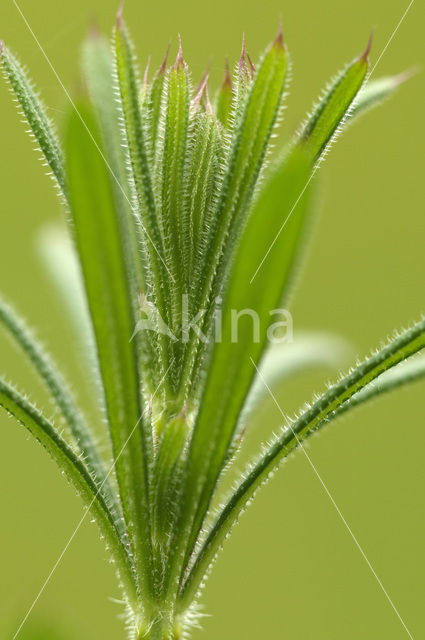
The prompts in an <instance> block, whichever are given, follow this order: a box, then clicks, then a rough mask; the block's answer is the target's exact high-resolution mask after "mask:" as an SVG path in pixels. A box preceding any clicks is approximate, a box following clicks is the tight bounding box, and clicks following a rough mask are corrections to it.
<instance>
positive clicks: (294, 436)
mask: <svg viewBox="0 0 425 640" xmlns="http://www.w3.org/2000/svg"><path fill="white" fill-rule="evenodd" d="M423 348H425V320H422V321H420V322H418V323H417V324H416V325H414V326H413V327H412V328H411V329H408V330H406V331H404V332H403V333H401V334H400V335H399V336H398V337H397V338H395V339H394V340H393V341H392V342H390V343H389V344H388V345H387V346H385V347H383V348H382V349H381V350H380V351H377V352H376V353H375V354H374V355H372V356H371V357H370V358H368V359H367V360H365V361H364V362H363V363H362V364H360V365H359V366H358V367H356V368H355V369H353V371H352V372H351V373H349V374H348V375H347V376H345V377H343V378H341V380H340V381H339V382H337V383H336V384H334V385H333V386H331V387H329V389H328V391H327V392H326V393H324V394H323V395H322V396H321V397H319V398H318V399H317V400H316V401H315V402H314V403H313V404H312V405H311V407H310V408H309V409H307V410H306V411H304V412H303V413H302V414H301V415H300V417H299V418H297V419H296V420H295V421H293V422H292V423H289V424H288V425H287V427H286V428H285V429H284V430H283V431H282V433H281V434H280V435H279V436H278V437H277V438H276V439H275V441H274V443H272V444H271V445H269V446H268V447H267V449H266V450H265V452H264V453H263V454H262V455H261V456H260V457H259V458H258V460H257V461H256V462H254V463H253V464H252V465H251V466H250V468H249V469H248V471H247V473H246V474H245V475H244V476H243V478H242V480H241V482H240V484H239V485H238V487H237V488H236V489H235V490H234V491H233V492H232V493H231V495H230V496H229V498H228V500H227V501H226V503H225V506H224V507H223V508H222V509H221V510H220V512H219V514H218V516H217V518H216V520H215V523H214V524H213V526H212V527H211V529H210V531H209V533H208V535H207V536H206V538H205V540H204V543H203V545H202V548H201V550H200V552H199V553H198V555H197V557H196V560H195V561H194V564H193V567H192V570H191V572H190V574H189V576H188V578H187V580H186V583H185V585H184V587H183V599H184V600H185V599H186V598H189V600H190V599H191V598H192V597H193V596H194V594H195V593H196V591H197V590H198V588H199V584H200V581H201V580H202V578H203V576H204V574H205V572H206V570H207V568H208V566H209V565H210V563H211V562H212V561H213V559H214V557H215V555H216V554H217V552H218V550H219V549H220V547H221V545H222V543H223V541H224V540H225V538H226V536H227V535H228V533H229V531H230V529H231V527H232V526H233V525H234V523H235V522H236V521H237V519H238V517H239V515H240V514H241V513H242V512H243V511H244V510H245V508H246V506H247V504H248V502H249V501H250V499H251V498H252V497H253V495H254V494H255V492H256V491H257V489H258V488H259V487H260V486H261V485H262V484H263V483H264V482H265V481H266V480H267V478H268V476H269V475H270V473H271V472H272V471H273V470H274V469H276V468H277V467H278V465H279V463H280V462H281V460H282V459H283V458H286V457H287V456H288V455H289V454H290V453H291V452H292V451H294V450H295V449H296V448H297V447H298V446H300V443H301V442H302V441H303V440H305V439H306V438H307V437H308V436H309V435H311V434H312V433H315V432H316V431H317V430H318V429H320V428H322V427H324V426H326V425H327V424H328V423H329V422H330V421H331V420H332V419H333V418H334V417H336V416H337V415H339V414H340V413H342V412H343V411H344V407H345V406H346V405H347V407H349V406H350V403H351V402H353V401H354V403H355V400H354V399H355V398H356V394H358V395H359V396H360V398H361V397H362V396H361V395H360V394H363V399H364V400H365V399H367V398H369V397H372V396H373V395H376V387H373V389H374V391H373V392H370V391H369V392H368V391H366V390H367V389H368V387H369V389H370V388H371V387H370V386H369V385H371V384H374V383H373V381H374V380H376V379H379V376H381V375H382V374H385V372H387V371H389V370H390V369H392V368H393V367H395V366H396V365H398V364H399V363H400V362H403V361H404V360H406V359H407V358H409V357H410V356H412V355H414V354H415V353H417V352H418V351H420V350H421V349H423ZM413 371H414V372H415V373H413ZM410 374H413V377H412V378H411V379H414V378H415V377H416V376H417V375H418V376H422V375H423V363H421V366H420V367H419V368H414V369H411V370H410ZM403 377H404V375H403V374H402V373H400V378H398V376H397V377H396V378H395V380H397V378H398V381H399V382H400V381H401V380H402V379H403ZM405 379H406V381H407V380H408V379H409V373H408V374H407V376H406V378H405ZM390 380H391V378H390ZM395 380H394V379H393V382H394V381H395ZM263 383H264V384H265V381H263ZM386 385H388V388H391V382H387V383H386ZM386 385H385V386H386ZM394 386H396V385H394ZM378 388H379V387H378ZM269 393H270V391H269ZM275 403H276V405H277V407H278V409H279V411H280V414H281V417H283V418H284V419H285V420H286V416H285V415H284V414H283V412H282V410H281V409H280V407H279V405H278V403H277V401H276V400H275Z"/></svg>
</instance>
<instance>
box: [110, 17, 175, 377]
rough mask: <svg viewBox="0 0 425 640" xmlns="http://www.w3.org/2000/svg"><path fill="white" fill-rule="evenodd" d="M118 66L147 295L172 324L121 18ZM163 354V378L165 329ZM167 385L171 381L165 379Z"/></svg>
mask: <svg viewBox="0 0 425 640" xmlns="http://www.w3.org/2000/svg"><path fill="white" fill-rule="evenodd" d="M115 67H116V78H117V84H118V90H119V96H120V108H121V110H122V115H123V120H124V124H125V127H124V129H123V135H124V139H125V142H126V145H127V149H128V159H129V164H130V166H131V181H132V184H133V188H134V193H135V202H136V203H137V211H138V216H139V220H140V223H141V224H142V227H143V234H142V235H143V241H144V251H143V252H142V254H141V255H142V258H143V262H144V280H145V286H146V292H147V295H148V296H149V297H150V298H152V302H153V304H154V305H155V307H156V308H157V309H158V311H159V314H160V316H161V318H162V319H163V320H165V321H166V322H167V324H170V322H169V321H170V318H169V314H168V307H167V305H166V304H165V299H164V296H165V292H164V287H165V283H166V282H168V281H169V278H170V277H171V278H172V274H170V272H169V270H168V267H167V265H166V262H165V259H164V258H165V256H164V247H163V243H162V237H161V231H160V228H159V224H158V218H157V211H156V204H155V197H154V191H153V181H152V180H153V178H152V175H151V171H150V166H149V144H150V143H149V140H148V139H147V133H146V129H145V127H144V123H143V121H142V114H141V109H140V99H139V97H140V93H141V87H140V82H139V78H138V72H137V67H136V61H135V52H134V47H133V44H132V42H131V40H130V38H129V35H128V33H127V29H126V27H125V25H124V23H123V21H122V19H121V17H119V18H118V20H117V25H116V29H115ZM157 335H158V349H159V357H158V361H157V367H158V370H159V374H158V375H159V377H160V378H161V379H162V378H163V376H164V374H165V372H166V371H168V367H169V366H170V363H171V362H172V357H173V355H172V351H171V349H170V344H169V341H168V340H166V338H165V336H164V334H163V333H161V332H160V331H159V332H158V334H157ZM164 385H165V386H167V385H168V381H167V380H165V383H164Z"/></svg>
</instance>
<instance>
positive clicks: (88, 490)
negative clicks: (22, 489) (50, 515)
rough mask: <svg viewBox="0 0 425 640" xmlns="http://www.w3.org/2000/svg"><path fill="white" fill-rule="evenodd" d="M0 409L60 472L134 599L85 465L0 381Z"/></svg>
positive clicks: (130, 576)
mask: <svg viewBox="0 0 425 640" xmlns="http://www.w3.org/2000/svg"><path fill="white" fill-rule="evenodd" d="M0 406H1V407H3V408H4V409H5V410H6V411H7V412H8V413H9V415H11V416H13V417H14V418H15V419H16V420H17V421H18V422H19V423H20V424H22V425H23V426H24V427H25V428H26V429H28V431H30V433H31V434H32V435H33V436H34V438H35V439H36V440H38V442H39V443H40V444H41V445H42V446H43V447H44V448H45V449H46V450H47V452H48V453H49V455H50V456H51V457H52V458H53V460H54V461H55V462H56V463H57V464H58V466H59V468H60V469H61V470H62V471H64V472H65V473H66V475H67V477H68V478H69V480H70V482H71V483H72V484H73V485H74V487H75V489H76V490H77V492H78V494H79V495H80V496H81V497H82V499H83V500H84V502H85V504H86V506H87V507H88V508H90V509H92V510H93V515H94V517H95V519H96V522H97V524H98V525H99V527H100V530H101V532H102V534H103V535H104V536H105V538H106V540H107V543H108V544H109V545H110V548H111V551H112V554H113V557H114V559H115V560H116V562H117V563H118V566H119V570H120V574H121V577H122V579H123V580H124V581H125V585H126V589H127V594H128V596H129V597H130V598H133V600H134V599H135V583H134V573H133V568H132V564H131V560H130V558H129V555H128V554H127V551H126V548H127V545H126V544H125V542H124V540H123V539H122V538H121V537H120V534H119V532H118V531H117V529H116V523H115V521H114V517H113V516H112V514H111V512H110V510H109V508H108V505H107V503H106V502H105V500H104V498H103V496H102V493H101V492H100V491H99V489H98V487H97V486H96V484H95V482H94V480H93V479H92V477H91V475H90V473H89V472H88V470H87V468H86V466H85V464H84V463H83V462H82V461H81V459H80V458H79V457H78V456H77V455H76V454H75V452H74V451H73V449H72V448H71V447H70V446H69V444H68V443H67V442H66V441H65V440H64V439H63V438H62V437H61V435H60V434H59V433H58V431H57V430H56V429H55V428H54V426H53V425H52V424H51V423H50V422H49V421H48V420H47V418H45V417H44V416H43V414H42V413H41V412H40V411H39V410H38V409H36V407H35V406H34V405H33V404H31V403H30V402H29V401H28V400H26V399H25V398H24V397H23V396H22V395H21V394H20V393H19V392H18V391H17V390H16V389H15V388H14V387H12V386H10V385H9V384H7V383H6V382H4V381H3V380H1V379H0Z"/></svg>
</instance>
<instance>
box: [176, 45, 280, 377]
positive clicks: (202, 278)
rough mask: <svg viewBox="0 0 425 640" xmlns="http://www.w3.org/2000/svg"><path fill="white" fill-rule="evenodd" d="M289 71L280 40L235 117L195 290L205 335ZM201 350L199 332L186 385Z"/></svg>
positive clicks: (189, 357)
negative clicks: (220, 186)
mask: <svg viewBox="0 0 425 640" xmlns="http://www.w3.org/2000/svg"><path fill="white" fill-rule="evenodd" d="M287 67H288V59H287V53H286V49H285V48H284V46H283V40H282V36H281V34H279V36H278V37H277V39H276V40H275V42H273V43H272V45H271V46H270V47H269V48H268V50H267V51H266V53H265V55H264V57H263V60H262V61H261V63H260V65H259V68H258V70H257V71H256V73H255V74H254V78H253V80H252V82H251V85H250V88H249V91H248V93H247V95H246V98H245V99H244V102H243V106H241V108H240V113H236V114H235V124H234V128H233V130H232V140H231V144H230V149H229V153H228V161H227V165H226V170H225V174H224V177H223V184H222V188H221V190H220V194H219V198H218V203H217V206H216V210H215V212H214V215H213V216H211V227H210V230H209V241H208V243H207V244H206V246H205V249H204V251H203V256H202V260H198V262H199V265H198V274H197V275H196V277H195V279H194V287H193V288H194V290H195V291H199V293H198V295H197V298H196V302H195V308H194V309H192V311H193V314H192V315H193V316H195V315H196V313H197V312H198V311H200V310H208V311H209V313H208V311H207V313H206V315H205V321H204V327H203V329H204V332H205V333H207V332H208V327H209V323H210V321H211V313H212V311H213V307H210V309H208V307H209V306H210V305H209V301H210V300H215V299H216V297H218V296H219V295H220V293H221V292H220V289H221V286H222V282H223V281H224V280H225V278H226V276H227V273H226V270H227V266H228V264H229V263H230V262H231V261H232V258H233V255H232V251H233V250H234V247H235V245H236V243H237V240H238V238H239V237H240V234H241V231H242V229H243V226H244V223H245V221H246V213H247V210H248V206H249V204H250V202H251V201H252V197H253V194H254V190H255V187H256V185H257V181H258V178H259V176H260V173H261V170H262V168H263V165H264V162H265V158H266V154H267V150H268V149H269V145H270V138H271V135H272V132H273V129H274V127H275V125H276V122H277V120H278V117H279V113H280V111H281V108H282V101H283V95H284V89H285V86H286V77H287ZM198 345H199V340H197V337H196V336H195V335H194V332H193V333H192V339H191V340H190V341H189V343H188V347H187V350H186V357H185V373H184V376H183V379H184V380H186V379H188V378H189V379H193V376H192V372H193V366H194V363H195V361H196V357H197V346H198ZM199 348H200V349H201V351H203V345H199ZM195 372H196V370H195ZM196 375H197V372H196Z"/></svg>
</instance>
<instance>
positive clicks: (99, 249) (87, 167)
mask: <svg viewBox="0 0 425 640" xmlns="http://www.w3.org/2000/svg"><path fill="white" fill-rule="evenodd" d="M80 113H81V114H82V116H83V119H84V121H85V123H86V124H87V126H88V128H89V130H90V131H91V132H92V133H93V135H95V136H96V124H95V121H94V119H93V115H92V113H91V111H90V110H89V109H88V107H87V106H86V105H85V104H81V106H80ZM66 157H67V171H68V179H69V194H70V206H71V215H72V221H73V223H74V227H75V229H74V235H75V242H76V246H77V250H78V254H79V258H80V262H81V267H82V272H83V277H84V282H85V289H86V294H87V300H88V305H89V309H90V314H91V318H92V322H93V328H94V333H95V337H96V344H97V352H98V358H99V366H100V372H101V376H102V382H103V390H104V394H105V404H106V408H107V417H108V424H109V429H110V435H111V440H112V447H113V453H114V458H115V460H116V473H117V479H118V484H119V489H120V496H121V501H122V505H123V513H124V518H125V522H126V525H127V528H128V531H129V536H130V541H131V544H132V549H133V553H134V562H135V566H136V571H137V577H138V579H139V587H140V589H141V591H142V593H143V594H144V597H145V598H146V599H148V598H149V596H150V595H151V594H152V584H151V576H152V571H151V558H152V556H151V536H150V530H151V529H150V517H149V487H148V465H149V462H148V461H147V459H146V452H147V451H148V450H149V449H150V447H149V444H148V445H147V443H146V441H147V440H149V435H148V434H149V429H150V426H149V423H146V420H145V417H144V415H143V407H142V404H141V386H140V380H139V375H138V362H137V349H136V346H135V343H134V341H132V340H131V336H132V334H133V331H134V328H135V318H134V315H133V302H132V300H131V291H130V286H129V281H128V273H127V269H126V260H125V257H124V243H123V238H122V233H121V226H120V222H119V217H118V214H117V212H116V210H115V207H114V197H113V187H112V184H111V180H110V175H109V171H108V168H107V166H106V165H105V163H104V161H103V158H102V156H101V154H100V153H99V151H98V149H97V148H96V146H95V145H94V144H93V141H92V140H91V138H90V136H89V135H88V133H87V131H86V130H85V128H84V127H83V125H82V123H81V121H80V119H79V118H78V116H77V115H76V114H75V113H74V112H73V113H72V114H71V117H70V119H69V124H68V129H67V134H66Z"/></svg>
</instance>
